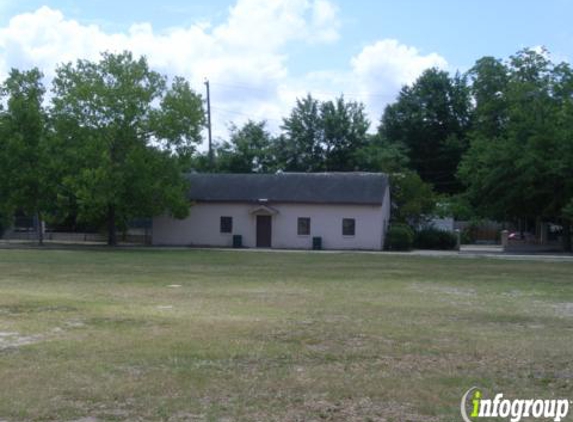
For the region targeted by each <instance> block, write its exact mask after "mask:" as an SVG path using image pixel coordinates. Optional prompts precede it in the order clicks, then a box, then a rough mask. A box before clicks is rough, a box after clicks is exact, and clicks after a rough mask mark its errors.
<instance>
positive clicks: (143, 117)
mask: <svg viewBox="0 0 573 422" xmlns="http://www.w3.org/2000/svg"><path fill="white" fill-rule="evenodd" d="M53 91H54V97H53V99H52V115H53V120H54V125H55V130H56V134H57V146H58V150H59V154H58V157H59V159H60V160H61V161H60V165H61V167H62V168H64V169H65V174H64V175H63V176H62V183H61V192H62V194H63V195H71V196H73V198H74V201H73V202H75V203H76V204H77V213H78V217H79V218H80V219H81V220H85V221H90V222H96V223H97V222H101V223H104V222H105V223H106V225H107V231H108V243H109V244H110V245H115V244H116V243H117V235H116V233H117V228H118V226H119V227H120V228H122V227H125V226H126V224H127V222H128V221H129V220H130V219H132V218H134V217H151V216H153V215H156V214H159V213H162V212H165V211H167V212H169V213H171V214H172V215H173V216H175V217H178V218H183V217H184V216H185V215H186V214H187V212H188V206H189V204H188V202H187V200H186V194H187V182H186V180H185V178H184V175H183V172H182V169H183V165H184V164H187V163H188V160H187V159H188V157H189V156H190V154H191V153H192V152H193V150H194V145H195V144H197V143H198V142H200V140H201V138H200V130H201V126H202V125H203V123H204V117H203V116H204V114H203V110H202V100H201V97H200V96H199V95H197V94H196V93H194V92H193V91H192V90H191V89H190V87H189V84H188V83H187V82H186V81H185V80H184V79H182V78H175V79H174V81H173V83H172V84H171V87H169V88H168V87H167V81H166V78H165V77H163V76H161V75H160V74H158V73H157V72H154V71H152V70H150V69H149V66H148V64H147V61H146V59H145V58H139V59H137V60H136V59H134V58H133V56H132V54H131V53H129V52H124V53H121V54H111V53H104V54H103V55H102V57H101V60H100V61H98V62H92V61H87V60H79V61H77V63H76V64H75V65H74V64H72V63H68V64H65V65H63V66H61V67H59V68H58V69H57V71H56V77H55V79H54V89H53Z"/></svg>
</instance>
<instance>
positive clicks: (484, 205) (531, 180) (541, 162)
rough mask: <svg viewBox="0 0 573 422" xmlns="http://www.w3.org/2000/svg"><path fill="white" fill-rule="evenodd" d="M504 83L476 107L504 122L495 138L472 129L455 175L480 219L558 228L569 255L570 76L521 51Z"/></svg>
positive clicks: (543, 57)
mask: <svg viewBox="0 0 573 422" xmlns="http://www.w3.org/2000/svg"><path fill="white" fill-rule="evenodd" d="M507 66H508V67H507V69H508V73H507V83H506V86H505V89H504V91H502V92H501V94H500V95H499V96H494V97H491V98H490V100H489V101H490V102H491V103H492V104H488V99H487V98H484V100H483V104H482V106H483V107H485V108H486V109H489V110H492V109H495V108H496V107H499V105H498V104H497V102H498V101H499V98H504V101H505V102H506V106H505V110H504V111H503V113H502V115H503V116H504V118H503V119H501V121H502V122H503V124H502V125H499V126H498V127H497V128H496V130H495V131H490V132H489V133H488V132H487V131H486V132H484V131H483V130H482V129H480V128H475V129H474V130H473V131H472V132H473V133H472V135H471V139H472V141H471V147H470V149H469V151H468V153H467V155H466V156H465V157H464V159H463V161H462V163H461V166H460V170H459V174H460V177H461V179H462V180H463V181H464V182H465V183H466V184H467V186H468V189H467V195H468V198H469V199H470V201H471V202H472V203H473V204H474V205H475V206H476V209H477V210H478V211H479V212H480V214H481V215H483V216H486V217H493V218H498V219H502V220H508V219H512V218H525V219H536V220H540V219H544V220H550V221H561V222H562V224H563V226H564V228H565V236H564V241H565V247H566V248H567V249H570V248H571V245H570V234H569V229H570V225H571V220H570V218H569V217H568V214H567V209H568V208H567V204H568V203H569V201H571V199H572V198H573V182H572V178H573V170H572V166H571V163H572V162H573V117H572V116H573V100H572V99H573V76H572V72H571V69H570V67H569V66H568V65H567V64H561V65H558V66H555V65H554V64H553V63H552V62H551V61H550V60H549V58H548V54H547V52H541V53H539V52H535V51H532V50H523V51H520V52H518V53H517V54H516V55H514V56H512V57H511V58H510V60H509V63H508V65H507Z"/></svg>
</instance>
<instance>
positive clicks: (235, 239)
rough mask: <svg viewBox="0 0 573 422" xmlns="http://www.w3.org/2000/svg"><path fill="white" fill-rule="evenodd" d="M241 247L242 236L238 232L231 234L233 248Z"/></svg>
mask: <svg viewBox="0 0 573 422" xmlns="http://www.w3.org/2000/svg"><path fill="white" fill-rule="evenodd" d="M242 247H243V236H241V235H240V234H235V235H233V248H236V249H238V248H242Z"/></svg>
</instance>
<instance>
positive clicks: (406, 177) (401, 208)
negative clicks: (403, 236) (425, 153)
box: [357, 135, 437, 227]
mask: <svg viewBox="0 0 573 422" xmlns="http://www.w3.org/2000/svg"><path fill="white" fill-rule="evenodd" d="M357 157H358V163H359V169H360V170H362V171H374V172H383V173H386V174H387V175H388V177H389V178H390V199H391V201H392V212H391V216H392V221H393V222H399V223H406V224H410V225H412V226H413V227H417V226H418V224H420V223H423V222H424V220H426V219H427V218H429V217H431V216H432V214H433V212H434V210H435V208H436V201H437V195H436V193H435V192H434V189H433V187H432V185H430V184H429V183H427V182H424V181H423V180H422V179H421V178H420V176H419V175H418V173H416V172H415V171H413V170H411V169H410V168H409V159H408V157H407V156H406V154H405V152H404V148H403V147H401V146H400V145H398V144H396V143H391V142H388V141H386V140H384V139H383V138H381V137H380V135H375V136H370V137H369V139H368V144H367V145H366V146H365V147H363V148H361V149H360V150H359V151H358V153H357Z"/></svg>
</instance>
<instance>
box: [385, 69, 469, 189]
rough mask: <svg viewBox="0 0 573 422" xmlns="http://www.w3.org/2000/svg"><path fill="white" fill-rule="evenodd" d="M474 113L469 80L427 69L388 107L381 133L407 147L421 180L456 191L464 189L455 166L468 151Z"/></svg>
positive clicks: (389, 139)
mask: <svg viewBox="0 0 573 422" xmlns="http://www.w3.org/2000/svg"><path fill="white" fill-rule="evenodd" d="M470 117H471V103H470V94H469V89H468V87H467V84H466V81H465V78H463V77H461V76H459V75H455V76H454V77H450V75H449V74H448V73H447V72H445V71H440V70H438V69H428V70H426V71H425V72H424V73H423V74H422V75H421V76H420V77H419V78H418V80H416V82H415V83H414V84H413V85H412V86H405V87H403V88H402V90H401V91H400V94H399V96H398V100H397V101H396V102H395V103H393V104H391V105H389V106H388V107H386V109H385V111H384V115H383V116H382V121H381V124H380V127H379V134H380V136H381V137H382V138H384V139H386V140H387V141H389V142H391V143H395V144H398V145H402V146H404V147H405V149H406V154H407V156H408V158H409V159H410V165H411V167H412V169H413V170H415V171H416V172H417V173H418V174H419V175H420V177H421V178H422V180H423V181H425V182H428V183H431V184H433V185H434V187H435V188H436V190H437V191H438V192H442V193H455V192H458V191H459V190H460V189H461V186H460V184H459V182H458V181H457V179H456V170H457V167H458V164H459V162H460V159H461V157H462V155H463V154H464V152H465V151H466V149H467V136H466V135H467V130H468V128H469V125H470V121H471V119H470Z"/></svg>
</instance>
